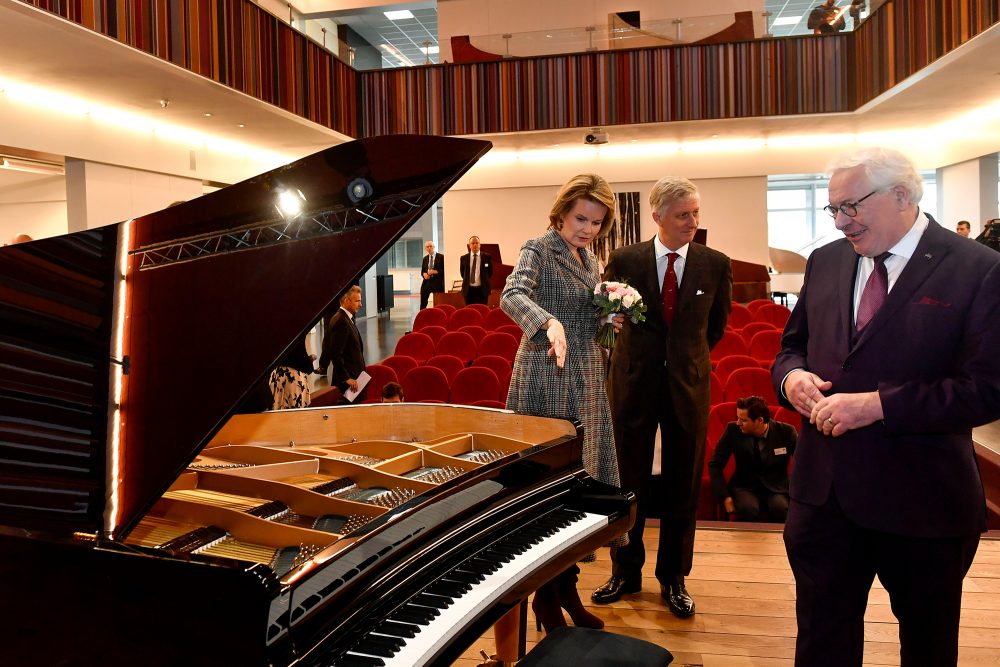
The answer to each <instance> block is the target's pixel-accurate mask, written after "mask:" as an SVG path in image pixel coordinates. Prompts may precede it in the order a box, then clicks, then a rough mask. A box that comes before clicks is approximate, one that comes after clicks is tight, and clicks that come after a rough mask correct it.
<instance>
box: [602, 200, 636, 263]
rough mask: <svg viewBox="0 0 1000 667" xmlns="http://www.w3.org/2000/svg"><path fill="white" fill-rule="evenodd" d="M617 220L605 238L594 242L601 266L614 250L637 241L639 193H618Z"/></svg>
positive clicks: (606, 261)
mask: <svg viewBox="0 0 1000 667" xmlns="http://www.w3.org/2000/svg"><path fill="white" fill-rule="evenodd" d="M616 197H617V198H618V220H617V221H615V224H613V225H612V226H611V231H609V232H608V234H607V236H604V237H603V238H599V239H597V240H596V241H594V244H593V250H594V254H595V255H597V259H598V260H599V261H600V262H601V266H604V265H605V264H607V263H608V257H609V256H610V255H611V251H612V250H614V249H615V248H621V247H622V246H627V245H630V244H632V243H637V242H638V241H639V193H638V192H619V193H618V194H617V195H616Z"/></svg>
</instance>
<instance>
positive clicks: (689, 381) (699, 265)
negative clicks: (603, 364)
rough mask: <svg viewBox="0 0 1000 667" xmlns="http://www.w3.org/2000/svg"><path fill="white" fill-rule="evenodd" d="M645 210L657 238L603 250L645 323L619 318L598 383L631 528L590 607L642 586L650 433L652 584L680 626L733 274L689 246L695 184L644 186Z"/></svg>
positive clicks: (711, 254)
mask: <svg viewBox="0 0 1000 667" xmlns="http://www.w3.org/2000/svg"><path fill="white" fill-rule="evenodd" d="M649 204H650V208H651V209H652V211H653V221H654V222H655V223H656V226H657V232H656V236H654V237H653V238H652V239H651V240H649V241H645V242H642V243H636V244H633V245H630V246H626V247H624V248H619V249H618V250H615V251H614V252H612V253H611V257H610V258H609V259H608V266H607V269H606V270H605V275H604V278H605V280H625V281H627V282H628V283H629V284H630V285H632V287H634V288H636V289H637V290H638V291H639V293H640V294H641V295H642V297H643V301H644V302H645V303H646V305H647V307H648V310H647V311H646V321H645V322H640V323H639V324H632V323H631V322H629V321H628V320H626V322H625V325H624V327H623V329H622V332H621V334H620V335H619V337H618V342H617V343H616V345H615V347H614V351H613V352H612V354H611V372H610V375H609V377H608V382H607V390H608V399H609V401H610V403H611V416H612V422H613V424H614V431H615V443H616V446H617V448H618V466H619V472H620V474H621V485H622V488H624V489H625V490H627V491H633V492H634V493H635V495H636V497H637V498H638V500H639V502H638V507H637V511H636V520H635V525H634V526H633V527H632V529H631V530H630V531H629V534H628V539H629V543H628V545H627V546H624V547H612V549H611V560H612V570H611V578H610V579H609V580H608V581H607V582H606V583H604V584H603V585H602V586H601V587H599V588H598V589H597V590H596V591H594V593H593V595H592V596H591V599H593V600H594V602H597V603H599V604H604V603H608V602H614V601H615V600H618V599H619V598H621V596H622V595H624V594H627V593H638V592H639V590H640V589H641V587H642V565H643V563H644V562H645V559H646V554H645V550H644V549H643V545H642V533H643V528H644V526H645V522H646V516H647V514H648V512H649V505H650V499H649V495H650V493H649V491H650V481H651V478H652V475H651V471H652V465H653V448H654V442H655V436H656V429H657V427H659V429H660V434H661V443H662V444H661V449H660V452H661V461H662V469H663V475H662V477H663V485H662V488H663V493H664V498H663V499H662V501H663V502H662V507H663V513H662V515H661V516H660V517H659V519H660V541H659V547H658V553H657V559H656V578H657V580H658V581H659V583H660V586H661V590H660V594H661V595H662V597H663V599H664V600H666V602H667V605H668V606H669V607H670V610H671V611H672V612H673V613H674V614H675V615H677V616H679V617H681V618H686V617H688V616H691V615H692V614H694V606H695V605H694V600H693V599H692V598H691V596H690V594H689V593H688V591H687V588H686V586H685V584H684V577H685V576H687V574H689V573H690V572H691V561H692V557H693V554H694V528H695V512H696V510H697V507H698V496H699V492H700V489H701V474H702V468H703V466H704V463H705V435H706V433H707V431H708V409H709V400H710V394H711V385H710V382H709V380H710V377H711V370H712V363H711V360H710V359H709V351H710V350H711V349H712V348H713V347H714V346H715V344H716V343H718V342H719V340H720V339H721V338H722V334H723V332H725V330H726V321H727V320H728V319H729V311H730V309H731V308H732V289H733V273H732V268H731V266H730V262H729V258H728V257H726V256H725V255H723V254H722V253H721V252H719V251H717V250H712V249H711V248H707V247H705V246H703V245H701V244H698V243H692V241H693V240H694V234H695V232H696V231H697V230H698V220H699V216H700V212H701V198H700V196H699V194H698V189H697V188H696V187H695V186H694V183H692V182H691V181H689V180H687V179H686V178H677V177H667V178H662V179H660V180H659V181H658V182H657V183H656V185H654V186H653V189H652V191H651V192H650V195H649Z"/></svg>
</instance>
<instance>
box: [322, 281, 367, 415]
mask: <svg viewBox="0 0 1000 667" xmlns="http://www.w3.org/2000/svg"><path fill="white" fill-rule="evenodd" d="M360 309H361V288H360V287H358V286H357V285H353V286H352V287H350V288H349V289H348V290H347V291H346V292H345V293H344V294H343V295H342V296H341V297H340V309H339V310H338V311H337V312H336V313H335V314H334V316H333V317H331V318H330V323H329V325H328V327H327V330H326V335H324V336H323V353H322V354H321V355H320V358H319V368H320V370H319V372H321V373H325V372H326V369H327V366H330V367H331V368H330V385H331V386H333V387H337V388H338V389H339V390H340V391H341V393H343V392H346V391H347V390H348V389H351V390H354V391H357V389H358V376H359V375H361V373H362V372H363V371H364V370H365V352H364V344H363V343H362V342H361V334H360V333H358V327H357V325H356V324H355V322H354V316H355V315H356V314H357V312H358V311H359V310H360ZM366 390H367V387H365V388H364V389H362V391H361V393H360V394H358V395H357V396H356V397H355V398H354V400H353V401H349V400H347V398H346V397H344V398H342V399H341V400H340V403H341V405H344V404H349V403H361V402H362V401H364V400H365V391H366Z"/></svg>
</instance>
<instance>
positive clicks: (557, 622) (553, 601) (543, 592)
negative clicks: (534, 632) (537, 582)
mask: <svg viewBox="0 0 1000 667" xmlns="http://www.w3.org/2000/svg"><path fill="white" fill-rule="evenodd" d="M531 611H533V612H534V613H535V628H536V629H539V630H540V629H542V628H545V634H548V633H550V632H552V631H553V630H555V629H556V628H561V627H563V626H564V625H566V619H565V618H564V617H563V614H562V609H560V608H559V595H558V594H557V593H556V584H555V582H553V581H550V582H549V583H547V584H545V585H543V586H542V587H541V588H539V589H538V590H537V591H535V597H533V598H532V599H531Z"/></svg>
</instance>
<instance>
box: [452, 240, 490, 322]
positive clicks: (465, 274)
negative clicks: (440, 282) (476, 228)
mask: <svg viewBox="0 0 1000 667" xmlns="http://www.w3.org/2000/svg"><path fill="white" fill-rule="evenodd" d="M458 269H459V272H460V273H461V275H462V296H463V297H465V305H467V306H468V305H469V304H470V303H483V304H485V303H489V300H490V291H491V290H490V279H491V278H492V277H493V260H492V258H491V257H490V255H489V253H485V252H479V237H478V236H473V237H471V238H470V239H469V252H467V253H466V254H464V255H462V257H461V259H459V261H458Z"/></svg>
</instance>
